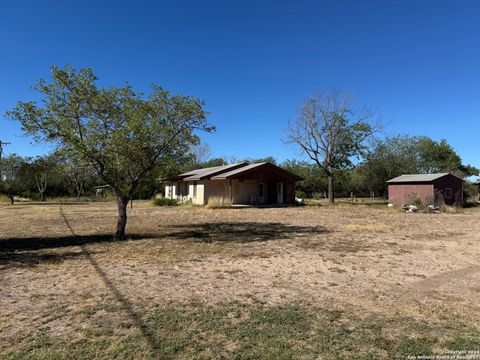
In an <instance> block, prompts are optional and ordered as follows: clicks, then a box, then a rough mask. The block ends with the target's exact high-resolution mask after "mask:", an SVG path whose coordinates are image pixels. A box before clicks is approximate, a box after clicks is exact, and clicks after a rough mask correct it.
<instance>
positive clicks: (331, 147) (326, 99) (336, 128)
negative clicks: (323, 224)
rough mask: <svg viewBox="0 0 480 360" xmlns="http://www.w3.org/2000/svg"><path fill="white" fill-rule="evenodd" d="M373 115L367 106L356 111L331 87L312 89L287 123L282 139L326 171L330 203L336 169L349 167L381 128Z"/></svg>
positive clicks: (332, 199)
mask: <svg viewBox="0 0 480 360" xmlns="http://www.w3.org/2000/svg"><path fill="white" fill-rule="evenodd" d="M373 116H374V114H373V112H372V111H370V110H369V109H366V108H364V109H363V110H361V111H360V112H359V113H358V114H357V113H356V111H355V110H354V107H353V104H352V99H351V97H350V96H348V95H345V94H344V93H342V92H341V91H337V90H332V91H330V92H329V93H325V94H323V93H320V92H316V93H314V94H313V95H312V96H311V97H310V98H308V99H307V100H306V101H305V102H304V103H303V104H302V105H301V106H300V108H299V110H298V115H297V117H296V119H295V120H294V121H292V122H290V123H289V125H288V128H287V130H286V139H285V142H286V143H288V144H293V145H295V146H297V147H299V148H300V150H301V151H302V152H304V153H305V154H306V155H307V156H308V157H309V158H310V159H311V160H312V161H314V163H315V164H317V166H318V167H319V168H320V169H322V170H323V171H324V172H325V174H326V176H327V178H328V199H329V202H330V203H333V202H334V177H335V174H336V172H338V171H341V170H344V169H346V168H348V167H350V166H351V165H352V160H353V158H355V157H359V156H360V155H361V154H362V151H363V150H364V149H365V148H366V142H367V140H368V139H370V138H371V137H372V136H373V134H374V133H375V132H376V131H378V130H379V128H380V126H379V124H372V122H371V120H372V119H373Z"/></svg>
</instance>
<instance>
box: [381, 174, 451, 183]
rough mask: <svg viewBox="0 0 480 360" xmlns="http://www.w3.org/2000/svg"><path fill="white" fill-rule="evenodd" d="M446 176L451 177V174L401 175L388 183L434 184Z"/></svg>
mask: <svg viewBox="0 0 480 360" xmlns="http://www.w3.org/2000/svg"><path fill="white" fill-rule="evenodd" d="M446 175H450V174H449V173H438V174H407V175H401V176H398V177H396V178H393V179H390V180H388V181H387V183H411V182H432V181H435V180H437V179H440V178H442V177H444V176H446Z"/></svg>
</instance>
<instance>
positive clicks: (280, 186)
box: [164, 162, 303, 205]
mask: <svg viewBox="0 0 480 360" xmlns="http://www.w3.org/2000/svg"><path fill="white" fill-rule="evenodd" d="M164 180H166V186H165V197H167V198H171V199H176V200H177V201H180V202H185V201H192V203H193V204H195V205H204V204H208V202H209V199H212V198H222V199H226V200H227V201H228V202H229V203H231V204H233V205H263V204H294V203H295V182H296V181H300V180H303V178H302V177H300V176H298V175H296V174H293V173H291V172H290V171H287V170H285V169H282V168H281V167H279V166H276V165H274V164H272V163H269V162H262V163H256V164H248V163H245V162H244V163H237V164H230V165H223V166H215V167H210V168H204V169H196V170H192V171H189V172H186V173H183V174H179V175H176V176H173V177H170V178H168V179H164Z"/></svg>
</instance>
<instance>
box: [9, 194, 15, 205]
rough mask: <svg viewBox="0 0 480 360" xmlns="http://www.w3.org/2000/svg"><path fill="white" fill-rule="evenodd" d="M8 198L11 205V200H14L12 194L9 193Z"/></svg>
mask: <svg viewBox="0 0 480 360" xmlns="http://www.w3.org/2000/svg"><path fill="white" fill-rule="evenodd" d="M8 198H9V199H10V204H11V205H13V202H14V199H13V196H10V195H9V196H8Z"/></svg>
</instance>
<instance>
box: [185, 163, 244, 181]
mask: <svg viewBox="0 0 480 360" xmlns="http://www.w3.org/2000/svg"><path fill="white" fill-rule="evenodd" d="M246 165H248V164H247V163H236V164H230V165H221V166H213V167H209V168H204V169H195V170H192V171H188V172H186V173H183V174H180V175H178V177H180V178H183V180H186V181H189V180H200V179H202V178H205V177H209V176H212V175H216V174H219V173H222V172H224V171H228V170H231V169H236V168H238V167H241V166H246Z"/></svg>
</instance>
